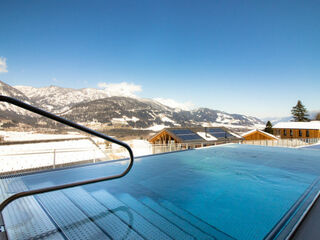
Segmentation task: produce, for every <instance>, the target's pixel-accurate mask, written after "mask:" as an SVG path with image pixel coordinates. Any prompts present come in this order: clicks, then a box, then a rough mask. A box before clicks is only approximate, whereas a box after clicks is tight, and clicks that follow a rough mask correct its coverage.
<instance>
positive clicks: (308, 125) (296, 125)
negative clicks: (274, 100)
mask: <svg viewBox="0 0 320 240" xmlns="http://www.w3.org/2000/svg"><path fill="white" fill-rule="evenodd" d="M272 128H275V129H279V128H288V129H320V121H311V122H279V123H277V124H276V125H275V126H273V127H272Z"/></svg>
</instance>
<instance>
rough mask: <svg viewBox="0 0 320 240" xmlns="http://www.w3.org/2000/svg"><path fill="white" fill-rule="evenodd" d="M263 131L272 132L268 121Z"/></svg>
mask: <svg viewBox="0 0 320 240" xmlns="http://www.w3.org/2000/svg"><path fill="white" fill-rule="evenodd" d="M264 131H265V132H267V133H271V134H272V133H273V129H272V124H271V122H270V121H268V122H267V124H266V128H265V129H264Z"/></svg>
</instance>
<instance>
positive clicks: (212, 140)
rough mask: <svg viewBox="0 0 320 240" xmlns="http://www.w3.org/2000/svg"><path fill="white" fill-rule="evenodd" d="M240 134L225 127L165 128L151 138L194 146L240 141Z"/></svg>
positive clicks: (154, 141) (153, 141) (156, 140)
mask: <svg viewBox="0 0 320 240" xmlns="http://www.w3.org/2000/svg"><path fill="white" fill-rule="evenodd" d="M239 140H242V138H241V137H240V136H238V135H237V134H235V133H232V132H231V131H229V130H228V129H226V128H224V127H206V128H205V127H196V128H165V129H163V130H162V131H160V132H158V133H157V134H155V135H154V136H152V137H151V138H150V139H149V142H150V143H152V144H166V145H168V144H188V145H189V146H193V147H200V146H210V145H215V144H220V143H226V142H239Z"/></svg>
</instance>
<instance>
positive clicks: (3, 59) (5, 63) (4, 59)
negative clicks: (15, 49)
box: [0, 57, 8, 73]
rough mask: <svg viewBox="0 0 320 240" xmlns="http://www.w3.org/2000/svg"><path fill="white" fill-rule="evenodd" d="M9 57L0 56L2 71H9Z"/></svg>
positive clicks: (0, 70) (0, 69)
mask: <svg viewBox="0 0 320 240" xmlns="http://www.w3.org/2000/svg"><path fill="white" fill-rule="evenodd" d="M7 68H8V66H7V59H6V58H5V57H0V73H6V72H8V69H7Z"/></svg>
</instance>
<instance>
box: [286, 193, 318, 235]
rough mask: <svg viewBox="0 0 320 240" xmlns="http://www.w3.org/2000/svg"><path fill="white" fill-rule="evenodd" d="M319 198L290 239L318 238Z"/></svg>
mask: <svg viewBox="0 0 320 240" xmlns="http://www.w3.org/2000/svg"><path fill="white" fill-rule="evenodd" d="M319 225H320V198H318V199H317V200H316V202H315V203H314V205H313V206H312V208H311V209H310V211H309V212H308V213H307V215H306V216H305V218H304V219H303V221H302V222H301V224H300V226H299V227H298V228H297V230H296V231H295V233H294V235H293V236H292V237H291V238H290V240H315V239H320V228H319Z"/></svg>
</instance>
